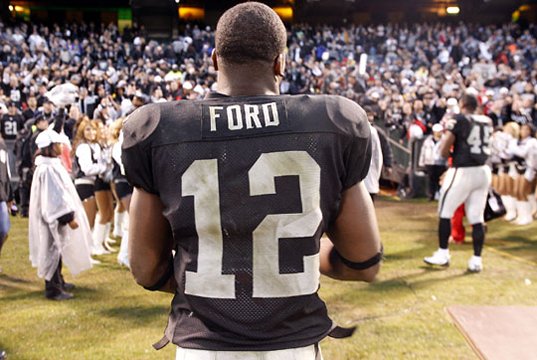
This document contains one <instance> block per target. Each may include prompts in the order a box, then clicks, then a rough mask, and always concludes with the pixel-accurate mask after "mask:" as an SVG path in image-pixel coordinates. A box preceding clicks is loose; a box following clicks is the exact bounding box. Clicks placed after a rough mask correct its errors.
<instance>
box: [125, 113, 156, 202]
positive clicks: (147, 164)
mask: <svg viewBox="0 0 537 360" xmlns="http://www.w3.org/2000/svg"><path fill="white" fill-rule="evenodd" d="M159 121H160V109H159V107H158V105H157V104H151V105H147V106H144V107H142V108H140V109H138V110H136V111H134V112H133V113H132V114H131V115H130V116H129V117H128V118H127V119H126V120H125V122H124V124H123V145H122V154H121V159H122V161H123V166H124V167H125V176H126V177H127V180H128V181H129V183H130V184H131V185H132V186H134V187H136V188H140V189H142V190H144V191H146V192H149V193H151V194H156V195H158V194H159V191H158V189H157V187H156V185H155V179H154V177H153V158H152V154H151V153H152V151H151V150H152V146H151V145H152V141H151V140H152V135H153V134H154V132H155V130H156V128H157V126H158V123H159Z"/></svg>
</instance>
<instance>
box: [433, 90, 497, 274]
mask: <svg viewBox="0 0 537 360" xmlns="http://www.w3.org/2000/svg"><path fill="white" fill-rule="evenodd" d="M459 105H460V108H461V114H459V115H456V116H455V118H454V119H453V120H449V121H448V123H447V129H446V133H445V134H444V137H443V139H442V143H441V145H440V151H441V153H442V156H443V157H445V158H447V157H449V155H450V149H451V148H452V147H453V153H452V154H451V156H452V158H453V166H452V167H451V168H449V169H448V171H447V172H446V177H445V179H444V182H443V184H442V188H441V190H440V193H441V195H440V201H439V208H438V213H439V217H440V223H439V229H438V235H439V245H440V246H439V249H438V250H437V251H436V252H435V253H434V254H433V255H432V256H430V257H426V258H424V261H425V262H426V263H427V264H430V265H442V266H448V265H449V260H450V255H449V249H448V242H449V236H450V233H451V221H450V219H451V218H452V217H453V214H454V213H455V210H457V208H458V207H459V206H460V205H461V204H463V203H464V207H465V211H466V218H467V219H468V221H469V222H470V224H471V225H472V240H473V246H474V255H473V256H472V257H471V258H470V260H469V262H468V270H469V271H471V272H479V271H481V270H482V269H483V263H482V260H481V251H482V249H483V243H484V241H485V231H484V226H483V223H484V218H483V213H484V210H485V206H486V201H487V193H488V189H489V186H490V183H491V170H490V167H489V166H488V165H485V163H486V161H487V159H488V157H489V154H490V149H489V142H490V137H491V135H492V130H493V129H492V120H491V119H490V118H489V117H487V116H484V115H476V114H475V112H476V110H477V106H478V103H477V99H476V97H475V96H473V95H470V94H465V95H463V96H462V98H461V100H460V101H459Z"/></svg>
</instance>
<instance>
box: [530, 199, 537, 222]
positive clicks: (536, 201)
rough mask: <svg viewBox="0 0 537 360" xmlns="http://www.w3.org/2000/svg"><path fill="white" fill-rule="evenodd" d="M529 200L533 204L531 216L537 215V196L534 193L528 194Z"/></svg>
mask: <svg viewBox="0 0 537 360" xmlns="http://www.w3.org/2000/svg"><path fill="white" fill-rule="evenodd" d="M528 201H529V203H530V205H531V217H535V215H537V198H535V195H534V194H531V195H528Z"/></svg>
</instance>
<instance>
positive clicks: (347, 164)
mask: <svg viewBox="0 0 537 360" xmlns="http://www.w3.org/2000/svg"><path fill="white" fill-rule="evenodd" d="M370 159H371V148H370V130H369V124H368V122H367V117H366V115H365V112H364V111H363V110H362V109H361V108H360V107H359V106H358V105H357V104H355V103H353V102H351V101H350V100H347V99H344V98H342V97H335V96H249V97H226V96H223V95H219V94H214V95H212V96H211V97H210V98H208V99H206V100H202V101H179V102H171V103H164V104H152V105H148V106H146V107H144V108H142V109H139V110H137V111H136V112H134V113H133V114H132V115H131V116H130V117H129V118H128V119H127V120H126V122H125V126H124V143H123V163H124V166H125V171H126V175H127V178H128V179H129V181H130V182H131V183H132V185H134V186H136V187H138V188H141V189H143V190H145V191H147V192H150V193H153V194H156V195H158V196H159V197H160V199H161V201H162V203H163V205H164V211H163V213H164V216H165V217H166V218H167V220H168V221H169V223H170V226H171V229H172V232H173V241H174V247H175V249H176V255H175V260H174V270H175V271H174V275H175V279H176V281H177V292H176V294H175V297H174V299H173V302H172V311H171V314H170V319H169V322H168V327H167V329H166V336H167V337H168V339H170V340H172V342H173V343H175V344H177V345H180V346H182V347H185V348H196V349H208V350H235V351H246V350H251V351H256V350H278V349H284V348H291V347H300V346H306V345H310V344H314V343H316V342H318V341H319V340H321V339H322V338H323V337H325V336H326V335H327V334H328V333H329V331H330V329H331V327H332V322H331V321H330V319H329V318H328V316H327V311H326V306H325V304H324V303H323V301H322V300H321V299H320V298H319V296H318V295H317V290H318V288H319V277H320V273H319V243H320V237H321V236H322V234H323V233H324V232H325V231H326V230H327V229H328V228H329V227H330V226H331V224H332V223H333V221H334V220H335V218H336V216H337V214H338V210H339V204H340V201H341V194H342V192H343V191H345V190H346V189H348V188H349V187H351V186H353V185H355V184H356V183H358V182H359V181H361V180H362V179H363V178H364V177H365V176H366V175H367V172H368V169H369V164H370Z"/></svg>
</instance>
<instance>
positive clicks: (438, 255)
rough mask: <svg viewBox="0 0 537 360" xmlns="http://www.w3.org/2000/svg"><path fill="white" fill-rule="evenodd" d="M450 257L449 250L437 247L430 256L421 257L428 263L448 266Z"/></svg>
mask: <svg viewBox="0 0 537 360" xmlns="http://www.w3.org/2000/svg"><path fill="white" fill-rule="evenodd" d="M450 258H451V256H450V255H449V250H447V249H446V250H444V249H438V250H436V251H435V252H434V253H433V255H432V256H428V257H425V258H423V261H424V262H425V263H426V264H429V265H439V266H449V260H450Z"/></svg>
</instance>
